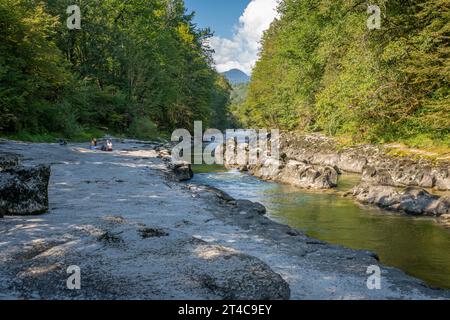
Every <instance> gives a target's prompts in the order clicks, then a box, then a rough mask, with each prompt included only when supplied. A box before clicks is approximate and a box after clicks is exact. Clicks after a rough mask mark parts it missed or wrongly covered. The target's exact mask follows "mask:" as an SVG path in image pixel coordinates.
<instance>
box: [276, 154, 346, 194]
mask: <svg viewBox="0 0 450 320" xmlns="http://www.w3.org/2000/svg"><path fill="white" fill-rule="evenodd" d="M281 181H282V182H284V183H288V184H292V185H294V186H297V187H301V188H311V189H331V188H334V187H336V186H337V182H338V172H337V171H336V170H335V169H334V168H333V167H330V166H313V165H310V164H307V163H303V162H299V161H295V160H289V161H288V163H287V165H286V167H285V168H284V169H283V171H282V173H281Z"/></svg>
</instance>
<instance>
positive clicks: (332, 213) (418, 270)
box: [193, 167, 450, 288]
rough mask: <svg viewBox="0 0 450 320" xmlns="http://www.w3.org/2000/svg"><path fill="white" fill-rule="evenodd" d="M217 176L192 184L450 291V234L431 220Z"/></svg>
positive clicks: (344, 186) (348, 181)
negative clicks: (214, 190)
mask: <svg viewBox="0 0 450 320" xmlns="http://www.w3.org/2000/svg"><path fill="white" fill-rule="evenodd" d="M201 169H203V170H204V169H205V168H201ZM201 169H200V168H197V170H196V171H197V172H201V171H202V170H201ZM208 171H209V170H208ZM214 171H215V172H207V173H200V174H196V175H195V177H194V180H193V182H194V183H200V184H209V185H212V186H214V187H217V188H220V189H222V190H224V191H226V192H228V193H229V194H230V195H231V196H233V197H235V198H245V199H249V200H252V201H258V202H261V203H262V204H264V205H265V206H266V207H267V209H268V212H269V215H270V217H271V218H273V219H275V220H277V221H279V222H282V223H286V224H288V225H290V226H293V227H296V228H298V229H301V230H304V231H305V232H306V233H307V234H308V235H310V236H312V237H315V238H318V239H320V240H324V241H327V242H330V243H334V244H340V245H344V246H346V247H350V248H354V249H367V250H371V251H374V252H376V253H378V255H379V256H380V258H381V261H382V262H383V263H384V264H387V265H390V266H395V267H398V268H400V269H402V270H404V271H405V272H407V273H409V274H411V275H413V276H415V277H418V278H421V279H423V280H425V281H426V282H428V283H429V284H430V285H432V286H436V287H442V288H450V232H449V230H448V229H445V228H443V227H441V226H439V225H437V224H436V222H435V221H434V220H432V219H428V218H412V217H407V216H404V215H400V214H393V213H389V212H385V211H381V210H379V209H376V208H367V207H363V206H360V205H358V204H356V203H355V202H354V201H352V200H350V199H345V198H343V197H341V196H339V195H338V194H336V193H334V192H321V193H319V192H311V191H305V190H301V189H298V188H295V187H291V186H286V185H281V184H277V183H270V182H264V181H260V180H258V179H256V178H254V177H252V176H249V175H246V174H242V173H239V172H237V171H228V172H226V171H224V170H220V169H219V168H217V167H216V168H215V169H214ZM221 171H222V172H221ZM341 179H342V181H341V182H340V187H339V190H341V191H345V190H348V189H350V188H351V187H352V186H353V185H355V184H357V183H358V177H357V176H348V177H347V176H345V177H343V178H342V177H341Z"/></svg>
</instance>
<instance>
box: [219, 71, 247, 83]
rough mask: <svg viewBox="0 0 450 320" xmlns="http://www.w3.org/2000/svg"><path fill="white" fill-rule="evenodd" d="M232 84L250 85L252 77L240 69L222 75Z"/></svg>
mask: <svg viewBox="0 0 450 320" xmlns="http://www.w3.org/2000/svg"><path fill="white" fill-rule="evenodd" d="M222 74H223V75H224V76H225V77H226V78H227V79H228V81H229V82H230V83H231V84H240V83H248V82H249V81H250V77H249V76H248V75H247V74H246V73H244V72H242V71H241V70H239V69H231V70H228V71H227V72H223V73H222Z"/></svg>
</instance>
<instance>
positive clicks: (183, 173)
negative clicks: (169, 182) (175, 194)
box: [169, 162, 194, 181]
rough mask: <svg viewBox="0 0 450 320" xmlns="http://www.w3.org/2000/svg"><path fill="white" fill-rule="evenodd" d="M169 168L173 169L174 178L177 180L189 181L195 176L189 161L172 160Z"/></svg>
mask: <svg viewBox="0 0 450 320" xmlns="http://www.w3.org/2000/svg"><path fill="white" fill-rule="evenodd" d="M169 169H170V170H171V172H172V175H173V177H174V179H175V180H177V181H187V180H191V179H192V177H194V172H193V171H192V166H191V165H190V164H189V163H187V162H177V163H173V162H172V163H170V164H169Z"/></svg>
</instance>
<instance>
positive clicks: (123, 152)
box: [0, 141, 450, 299]
mask: <svg viewBox="0 0 450 320" xmlns="http://www.w3.org/2000/svg"><path fill="white" fill-rule="evenodd" d="M83 147H84V146H83V145H77V144H74V145H72V144H70V145H68V146H59V145H57V144H27V143H18V142H10V141H5V142H2V143H0V150H1V151H8V152H13V153H18V154H21V155H23V162H24V164H41V163H50V164H51V165H52V175H51V180H50V185H49V201H50V210H49V212H48V213H46V214H44V215H40V216H32V217H5V218H4V219H2V220H0V249H1V250H0V264H1V268H0V279H1V281H0V292H1V295H0V298H13V299H21V298H31V299H105V298H113V299H215V298H216V299H220V298H250V299H251V298H253V299H259V298H269V299H275V298H278V299H279V298H289V297H290V298H291V299H450V294H449V292H448V291H443V290H433V289H430V288H429V287H427V286H426V285H424V283H423V282H422V281H419V280H417V279H414V278H412V277H409V276H407V275H406V274H405V273H403V272H402V271H400V270H397V269H394V268H389V267H385V266H381V265H380V267H381V270H382V288H381V290H369V289H368V288H367V285H366V284H367V279H368V277H369V275H368V274H367V273H366V272H367V268H368V267H369V266H372V265H378V261H377V259H376V258H375V257H374V255H373V254H371V253H369V252H364V251H355V250H350V249H346V248H343V247H340V246H333V245H329V244H326V243H324V242H321V241H318V240H315V239H313V238H310V237H307V236H306V235H305V234H303V233H301V232H298V231H297V230H294V229H292V228H290V227H288V226H286V225H282V224H279V223H276V222H274V221H272V220H270V219H269V218H267V217H265V216H264V215H261V213H262V210H263V209H262V208H261V206H258V205H254V204H252V203H249V202H246V201H236V200H235V199H233V198H231V197H229V196H227V195H226V194H224V193H223V192H221V191H219V190H215V189H211V188H208V187H202V186H197V185H190V184H184V183H178V182H175V181H172V180H171V179H170V174H169V172H168V171H167V166H166V165H165V163H164V162H163V161H162V160H161V159H160V158H159V152H157V151H155V147H156V145H155V144H142V143H139V142H132V141H125V143H116V144H115V147H116V151H115V152H113V153H102V152H96V151H90V150H87V149H84V148H83ZM168 177H169V178H168ZM70 265H77V266H79V267H80V268H81V288H82V289H81V290H79V291H70V290H68V289H67V287H66V279H67V277H68V276H69V275H68V274H67V273H66V269H67V266H70Z"/></svg>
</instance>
